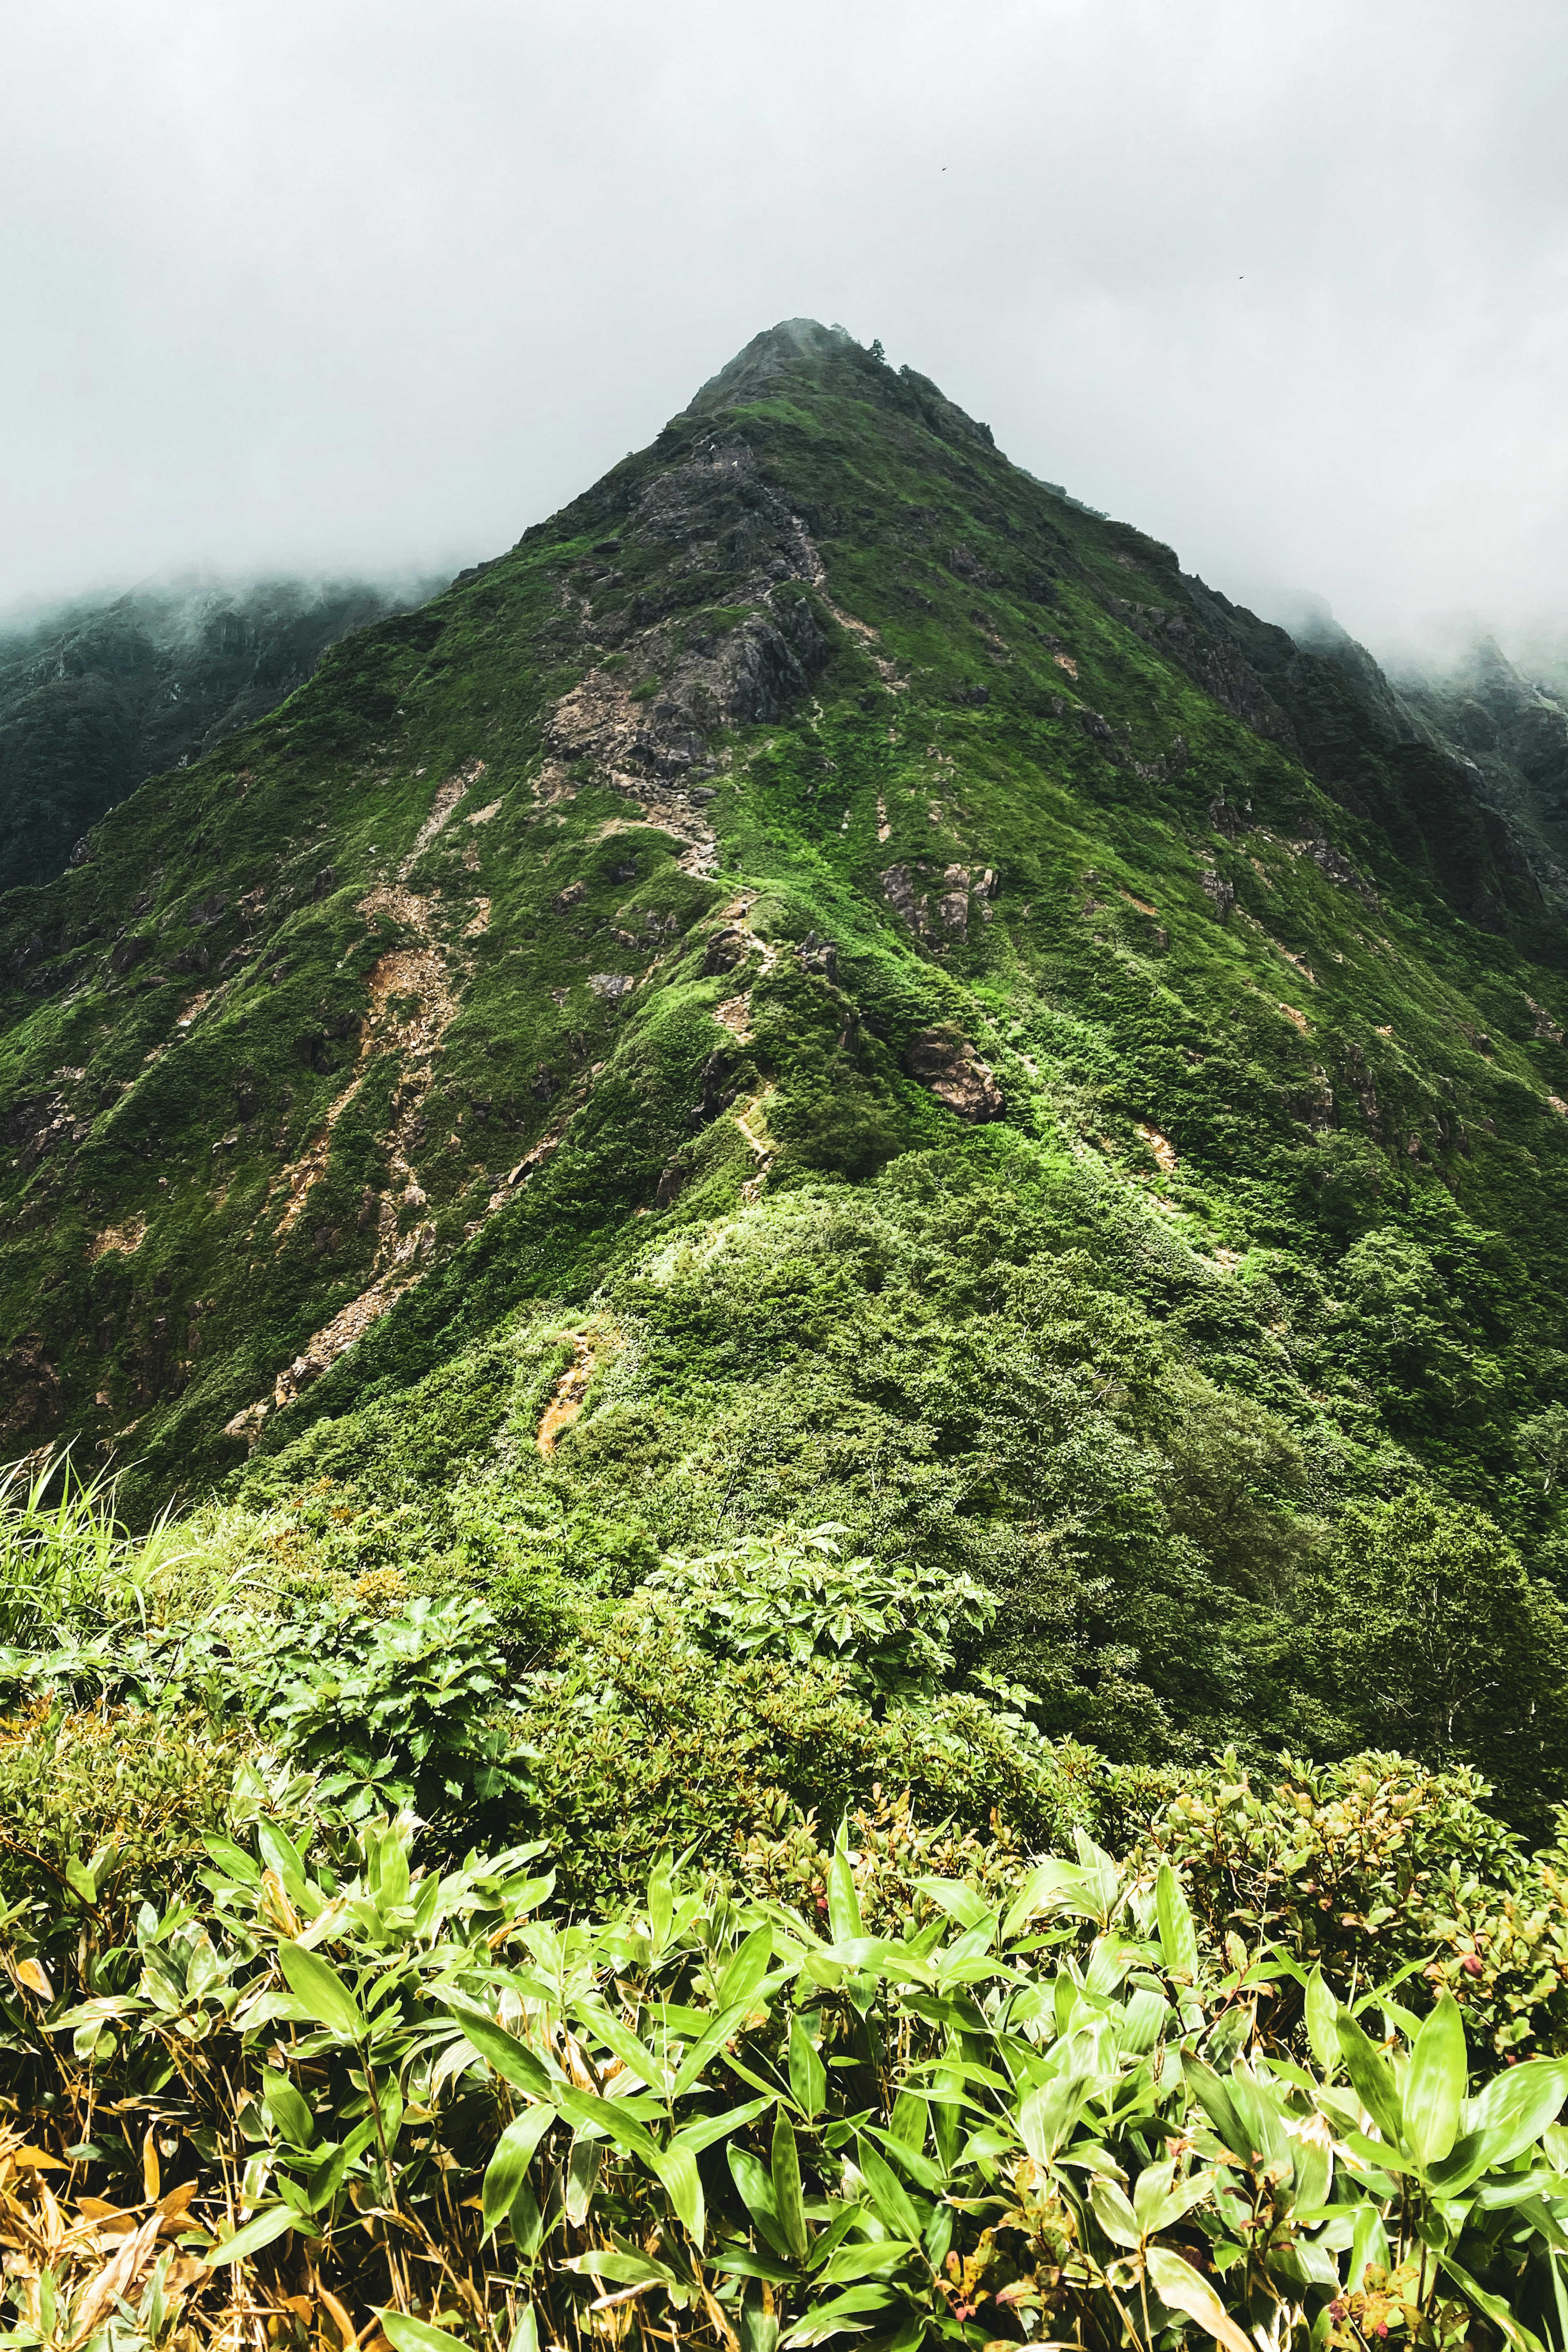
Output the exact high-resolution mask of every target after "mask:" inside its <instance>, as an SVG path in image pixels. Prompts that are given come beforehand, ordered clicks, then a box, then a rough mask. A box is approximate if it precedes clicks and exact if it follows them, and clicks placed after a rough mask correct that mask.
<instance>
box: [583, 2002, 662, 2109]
mask: <svg viewBox="0 0 1568 2352" xmlns="http://www.w3.org/2000/svg"><path fill="white" fill-rule="evenodd" d="M577 2014H578V2016H579V2018H580V2019H581V2020H582V2021H583V2023H584V2025H586V2026H588V2027H589V2028H590V2029H591V2031H592V2032H595V2033H596V2034H597V2035H598V2037H599V2040H600V2041H601V2042H603V2043H604V2045H605V2049H606V2050H609V2051H611V2052H613V2053H614V2054H615V2055H616V2057H617V2058H618V2059H619V2060H620V2062H621V2063H622V2065H623V2066H626V2067H627V2068H629V2069H630V2071H631V2073H632V2074H635V2075H636V2076H637V2081H638V2082H639V2083H646V2084H647V2086H648V2088H649V2089H650V2090H652V2091H658V2092H662V2091H663V2089H664V2069H663V2067H662V2066H661V2065H660V2064H659V2063H658V2059H657V2058H656V2057H655V2056H654V2054H653V2053H652V2051H651V2050H645V2049H644V2047H643V2045H642V2043H641V2042H639V2041H638V2040H637V2035H636V2034H635V2033H634V2032H632V2030H631V2028H630V2026H629V2025H626V2024H625V2023H623V2021H621V2019H620V2018H618V2017H616V2016H615V2015H614V2014H613V2013H612V2012H611V2011H609V2010H607V2009H604V2008H602V2007H600V2006H599V2004H598V2003H596V2002H595V2003H592V2004H590V2003H589V2002H587V2001H584V2002H583V2003H582V2005H581V2007H580V2008H579V2009H578V2011H577ZM599 2071H600V2073H601V2074H602V2073H603V2069H602V2068H601V2069H600V2070H599Z"/></svg>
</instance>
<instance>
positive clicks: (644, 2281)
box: [557, 2246, 679, 2286]
mask: <svg viewBox="0 0 1568 2352" xmlns="http://www.w3.org/2000/svg"><path fill="white" fill-rule="evenodd" d="M557 2267H558V2268H559V2269H561V2270H563V2271H576V2272H577V2273H579V2275H580V2276H582V2275H585V2276H587V2277H589V2278H602V2279H606V2278H607V2279H613V2280H614V2282H615V2284H616V2285H617V2286H653V2285H656V2284H657V2285H661V2286H675V2285H677V2284H679V2281H678V2280H677V2278H676V2275H675V2273H674V2272H673V2271H672V2270H671V2269H670V2268H669V2267H668V2264H667V2263H656V2262H653V2261H651V2260H650V2259H649V2257H648V2256H647V2254H637V2253H632V2252H629V2251H627V2250H626V2249H624V2248H621V2247H616V2246H595V2247H593V2248H591V2249H590V2251H589V2252H587V2253H585V2254H569V2255H568V2256H567V2258H566V2260H565V2261H564V2262H563V2263H560V2264H558V2266H557Z"/></svg>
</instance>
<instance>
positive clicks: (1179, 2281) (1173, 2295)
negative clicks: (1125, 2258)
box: [1144, 2246, 1258, 2352]
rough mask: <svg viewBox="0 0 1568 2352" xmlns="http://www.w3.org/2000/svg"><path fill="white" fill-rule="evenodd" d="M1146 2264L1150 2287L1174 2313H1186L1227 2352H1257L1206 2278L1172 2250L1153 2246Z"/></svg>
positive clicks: (1146, 2257) (1146, 2258)
mask: <svg viewBox="0 0 1568 2352" xmlns="http://www.w3.org/2000/svg"><path fill="white" fill-rule="evenodd" d="M1144 2259H1145V2261H1146V2262H1147V2263H1148V2267H1149V2279H1150V2284H1152V2287H1153V2289H1154V2292H1155V2294H1157V2295H1158V2296H1159V2297H1160V2300H1161V2302H1162V2303H1168V2304H1169V2305H1170V2306H1171V2308H1172V2310H1173V2311H1180V2312H1184V2314H1185V2315H1186V2316H1187V2318H1189V2319H1191V2320H1195V2321H1196V2323H1197V2325H1198V2326H1200V2327H1201V2328H1202V2329H1203V2330H1204V2332H1205V2335H1208V2336H1213V2337H1214V2339H1215V2342H1216V2343H1217V2344H1223V2345H1224V2346H1225V2347H1226V2352H1258V2347H1257V2346H1256V2345H1255V2344H1254V2343H1253V2342H1252V2340H1251V2338H1250V2336H1247V2335H1246V2334H1245V2333H1244V2332H1243V2330H1242V2329H1241V2328H1239V2327H1238V2326H1237V2324H1236V2322H1235V2320H1234V2319H1232V2318H1231V2317H1230V2315H1229V2314H1228V2313H1227V2312H1226V2307H1225V2305H1224V2304H1223V2303H1221V2301H1220V2299H1219V2297H1218V2295H1217V2294H1215V2291H1214V2289H1213V2287H1212V2286H1211V2285H1210V2284H1209V2283H1208V2281H1207V2279H1206V2278H1205V2277H1203V2276H1202V2275H1201V2273H1199V2272H1197V2271H1195V2270H1194V2268H1193V2266H1192V2264H1191V2263H1184V2261H1183V2260H1182V2257H1181V2255H1180V2254H1177V2253H1173V2252H1172V2251H1171V2249H1170V2247H1169V2246H1151V2247H1150V2249H1149V2251H1148V2253H1147V2255H1146V2256H1145V2258H1144Z"/></svg>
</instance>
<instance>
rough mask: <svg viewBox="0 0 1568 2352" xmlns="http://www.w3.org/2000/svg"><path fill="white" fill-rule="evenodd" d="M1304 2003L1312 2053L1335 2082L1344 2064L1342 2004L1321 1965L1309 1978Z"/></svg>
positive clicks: (1325, 2072)
mask: <svg viewBox="0 0 1568 2352" xmlns="http://www.w3.org/2000/svg"><path fill="white" fill-rule="evenodd" d="M1302 2006H1303V2009H1304V2010H1305V2012H1306V2022H1307V2039H1308V2041H1309V2042H1310V2044H1311V2048H1312V2055H1313V2057H1314V2058H1315V2059H1316V2060H1317V2062H1318V2063H1319V2065H1320V2066H1321V2068H1322V2070H1323V2072H1324V2074H1326V2075H1327V2076H1328V2078H1329V2080H1330V2081H1331V2082H1332V2080H1333V2078H1334V2076H1335V2075H1336V2074H1338V2073H1339V2071H1340V2068H1341V2066H1342V2063H1343V2060H1342V2057H1341V2055H1340V2036H1339V2014H1340V2005H1339V2003H1338V2001H1337V2000H1335V1999H1334V1996H1333V1994H1332V1993H1331V1991H1330V1990H1329V1988H1328V1986H1327V1985H1326V1984H1325V1983H1324V1981H1323V1971H1322V1969H1321V1968H1315V1969H1313V1970H1312V1973H1311V1975H1310V1977H1309V1978H1308V1979H1307V1990H1306V1997H1305V2000H1304V2001H1303V2003H1302Z"/></svg>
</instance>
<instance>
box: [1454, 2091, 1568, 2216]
mask: <svg viewBox="0 0 1568 2352" xmlns="http://www.w3.org/2000/svg"><path fill="white" fill-rule="evenodd" d="M1565 2097H1568V2063H1565V2062H1564V2061H1563V2059H1560V2058H1530V2059H1527V2060H1526V2061H1525V2063H1524V2064H1523V2065H1522V2066H1510V2068H1509V2070H1508V2072H1507V2074H1494V2075H1493V2076H1492V2079H1491V2081H1490V2082H1489V2083H1488V2084H1485V2085H1484V2086H1483V2088H1482V2089H1481V2090H1479V2091H1478V2092H1477V2094H1476V2095H1475V2097H1474V2098H1473V2099H1468V2100H1467V2101H1466V2103H1465V2105H1464V2107H1463V2109H1462V2110H1461V2113H1460V2117H1459V2120H1460V2123H1461V2125H1462V2126H1463V2137H1461V2138H1459V2139H1457V2140H1456V2141H1455V2143H1454V2145H1453V2147H1452V2148H1451V2149H1450V2150H1449V2152H1448V2155H1447V2158H1445V2159H1444V2161H1443V2162H1442V2163H1440V2164H1435V2165H1434V2166H1433V2168H1432V2185H1433V2187H1434V2188H1435V2189H1438V2190H1440V2191H1441V2192H1442V2194H1443V2195H1445V2196H1449V2197H1452V2196H1457V2195H1458V2193H1459V2191H1460V2190H1461V2189H1468V2187H1469V2185H1470V2183H1471V2182H1472V2181H1473V2180H1476V2179H1479V2177H1480V2175H1481V2174H1482V2173H1483V2172H1488V2171H1491V2170H1493V2169H1494V2168H1496V2167H1498V2166H1500V2165H1504V2164H1511V2163H1512V2162H1513V2159H1514V2158H1515V2157H1516V2156H1520V2155H1522V2154H1523V2152H1524V2150H1525V2149H1526V2148H1527V2147H1529V2146H1530V2145H1531V2141H1532V2140H1536V2139H1539V2138H1540V2137H1541V2135H1542V2132H1543V2131H1544V2130H1545V2129H1546V2127H1547V2126H1548V2124H1550V2123H1552V2122H1553V2121H1554V2120H1555V2118H1556V2116H1557V2113H1558V2110H1559V2109H1560V2108H1561V2106H1562V2105H1563V2099H1564V2098H1565Z"/></svg>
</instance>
